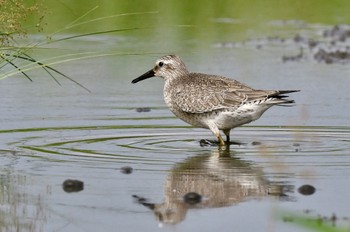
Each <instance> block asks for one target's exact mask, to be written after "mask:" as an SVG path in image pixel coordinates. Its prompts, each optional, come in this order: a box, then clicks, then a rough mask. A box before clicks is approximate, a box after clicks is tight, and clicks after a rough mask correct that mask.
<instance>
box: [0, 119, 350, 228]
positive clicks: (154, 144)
mask: <svg viewBox="0 0 350 232" xmlns="http://www.w3.org/2000/svg"><path fill="white" fill-rule="evenodd" d="M349 131H350V128H348V127H283V128H281V127H272V126H269V127H264V126H259V127H256V126H255V127H254V126H250V127H241V128H239V129H236V130H235V131H234V133H233V134H234V135H237V138H238V137H239V142H240V145H231V146H230V147H229V148H227V149H223V148H218V147H214V146H210V147H201V146H200V143H199V141H200V140H201V139H202V138H209V139H210V138H211V136H212V135H211V134H210V133H209V131H205V130H201V129H194V128H191V127H175V126H169V127H166V126H163V127H158V128H157V127H155V128H152V129H144V128H143V127H142V126H139V127H137V126H133V127H132V126H131V125H130V128H128V126H123V127H120V126H113V125H111V126H96V127H93V126H90V127H86V128H82V127H76V128H74V127H69V128H35V129H26V131H22V130H17V131H16V130H9V131H1V136H2V137H7V138H8V137H13V138H16V141H14V142H13V143H12V144H11V146H9V149H8V150H2V151H1V163H2V169H1V179H2V189H1V192H2V206H1V208H2V212H4V210H6V211H9V212H12V213H11V214H6V215H5V214H4V215H3V216H2V218H3V219H2V220H3V221H4V222H5V223H6V226H7V227H8V228H19V229H26V230H32V229H30V228H35V229H33V231H40V230H42V231H53V230H64V231H94V230H96V229H97V228H99V229H101V228H102V229H104V230H113V228H115V227H116V226H118V228H123V230H124V231H135V230H139V229H141V228H147V230H148V231H152V230H155V229H157V228H159V227H162V228H169V229H171V227H172V226H170V225H174V224H176V228H179V229H181V230H190V229H193V230H195V231H196V230H198V227H200V228H201V230H204V231H212V230H214V229H218V228H219V229H220V228H221V229H222V230H227V227H235V228H239V229H240V230H254V229H256V230H259V228H260V230H261V229H262V228H263V230H267V229H268V228H270V226H273V227H275V228H277V229H283V230H284V231H294V230H295V228H294V227H293V226H288V225H286V224H285V223H283V222H281V221H280V220H278V219H276V217H278V216H276V214H277V215H278V212H279V211H280V210H290V211H296V212H300V213H301V212H303V211H305V210H309V211H311V213H312V212H315V213H316V212H317V214H322V215H325V216H331V215H332V214H333V213H336V214H337V215H339V216H340V215H346V214H347V212H348V208H349V205H348V204H347V202H348V201H347V199H346V196H347V194H346V193H347V192H348V191H349V187H348V186H349V185H348V184H347V183H348V179H347V176H348V175H349V174H350V171H349V170H350V169H349V165H350V155H349V154H348V150H349V147H350V141H349ZM43 132H44V133H43ZM10 148H11V149H10ZM125 167H130V168H132V171H131V172H129V173H125V171H123V169H125ZM67 179H76V180H79V181H82V182H83V184H84V187H83V189H79V191H66V189H65V188H64V185H63V182H64V181H65V180H67ZM306 184H307V185H311V186H313V187H314V188H315V191H314V193H312V194H307V193H306V194H305V193H303V192H300V191H299V190H298V188H300V187H301V186H304V185H306ZM193 192H194V193H197V194H199V195H200V196H201V197H202V198H201V201H200V202H196V203H194V204H192V203H190V204H189V203H186V201H185V200H184V196H185V195H186V194H187V193H193ZM140 199H141V201H140ZM319 202H322V204H320V203H319ZM248 215H249V216H248ZM257 219H258V220H257ZM213 221H215V224H213V223H212V222H213ZM252 222H254V223H252ZM218 224H219V225H218Z"/></svg>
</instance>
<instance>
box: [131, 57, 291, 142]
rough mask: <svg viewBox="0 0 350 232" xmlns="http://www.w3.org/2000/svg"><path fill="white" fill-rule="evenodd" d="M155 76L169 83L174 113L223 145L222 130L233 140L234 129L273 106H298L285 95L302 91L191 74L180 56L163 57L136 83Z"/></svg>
mask: <svg viewBox="0 0 350 232" xmlns="http://www.w3.org/2000/svg"><path fill="white" fill-rule="evenodd" d="M152 76H159V77H161V78H163V79H164V80H165V85H164V100H165V102H166V104H167V105H168V106H169V108H170V110H171V111H172V112H173V113H174V114H175V115H176V116H177V117H179V118H180V119H182V120H183V121H185V122H187V123H189V124H191V125H194V126H198V127H203V128H208V129H210V130H211V131H212V132H213V133H214V134H215V135H216V136H217V138H218V139H219V142H220V144H221V145H224V141H223V139H222V138H221V136H220V132H219V130H223V132H224V133H225V135H226V137H227V140H228V141H229V134H230V130H231V129H232V128H234V127H237V126H240V125H243V124H246V123H249V122H251V121H254V120H256V119H258V118H260V116H261V115H262V114H263V113H264V112H265V111H266V110H267V109H268V108H270V107H271V106H273V105H287V104H291V103H294V101H293V100H288V99H285V98H286V97H287V96H286V95H284V94H287V93H292V92H296V91H298V90H284V91H280V90H256V89H253V88H251V87H249V86H247V85H245V84H243V83H240V82H239V81H236V80H232V79H229V78H226V77H222V76H216V75H208V74H202V73H190V72H189V71H188V70H187V68H186V66H185V64H184V62H183V61H182V60H181V59H180V57H178V56H176V55H168V56H164V57H161V58H160V59H158V60H157V61H156V64H155V66H154V68H153V69H151V70H150V71H148V72H146V73H145V74H143V75H141V76H140V77H138V78H136V79H134V80H133V81H132V83H136V82H138V81H141V80H144V79H147V78H149V77H152Z"/></svg>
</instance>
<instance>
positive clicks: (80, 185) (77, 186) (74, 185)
mask: <svg viewBox="0 0 350 232" xmlns="http://www.w3.org/2000/svg"><path fill="white" fill-rule="evenodd" d="M62 188H63V190H64V191H65V192H67V193H72V192H80V191H82V190H83V189H84V182H83V181H80V180H72V179H67V180H65V181H64V182H63V184H62Z"/></svg>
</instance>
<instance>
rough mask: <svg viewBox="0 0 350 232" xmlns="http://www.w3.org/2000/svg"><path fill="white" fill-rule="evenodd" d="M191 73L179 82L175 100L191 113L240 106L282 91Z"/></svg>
mask: <svg viewBox="0 0 350 232" xmlns="http://www.w3.org/2000/svg"><path fill="white" fill-rule="evenodd" d="M208 76H209V75H205V74H196V73H191V74H190V76H187V77H186V79H182V80H180V81H179V82H178V83H176V85H175V86H176V87H175V86H174V87H175V89H174V92H173V94H174V95H176V96H174V97H173V103H174V104H176V105H177V107H179V108H180V109H181V110H182V111H185V112H188V113H204V112H209V111H213V110H218V109H223V108H236V107H239V106H240V105H241V104H242V103H244V102H247V101H254V100H259V99H265V98H267V97H268V96H269V95H271V94H274V93H276V92H278V91H263V90H254V89H252V88H251V87H249V86H247V85H245V84H242V83H240V82H238V81H236V80H231V79H228V78H225V77H220V76H215V78H213V76H210V78H208Z"/></svg>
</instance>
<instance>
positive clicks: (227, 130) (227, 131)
mask: <svg viewBox="0 0 350 232" xmlns="http://www.w3.org/2000/svg"><path fill="white" fill-rule="evenodd" d="M230 130H231V129H226V130H222V131H223V132H224V134H225V135H226V143H230Z"/></svg>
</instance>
